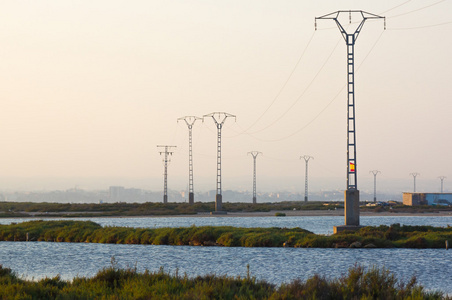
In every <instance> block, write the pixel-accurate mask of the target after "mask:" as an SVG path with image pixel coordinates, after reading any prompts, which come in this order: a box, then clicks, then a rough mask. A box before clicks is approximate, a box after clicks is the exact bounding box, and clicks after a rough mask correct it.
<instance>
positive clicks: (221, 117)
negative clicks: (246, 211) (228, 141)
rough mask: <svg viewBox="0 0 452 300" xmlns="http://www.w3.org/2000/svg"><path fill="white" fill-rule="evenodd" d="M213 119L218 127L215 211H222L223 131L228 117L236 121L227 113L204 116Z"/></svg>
mask: <svg viewBox="0 0 452 300" xmlns="http://www.w3.org/2000/svg"><path fill="white" fill-rule="evenodd" d="M207 117H211V118H212V119H213V121H214V122H215V125H216V126H217V194H216V195H215V211H221V208H222V196H221V129H222V128H223V125H224V122H225V121H226V119H227V118H228V117H231V118H234V119H236V117H235V116H234V115H231V114H228V113H225V112H213V113H211V114H208V115H204V116H203V120H204V118H207Z"/></svg>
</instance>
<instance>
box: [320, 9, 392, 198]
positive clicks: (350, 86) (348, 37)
mask: <svg viewBox="0 0 452 300" xmlns="http://www.w3.org/2000/svg"><path fill="white" fill-rule="evenodd" d="M343 13H348V14H349V20H350V23H351V22H352V13H353V14H360V15H361V17H362V20H361V23H360V24H359V25H358V27H357V28H356V30H355V32H353V33H351V34H350V33H347V31H346V30H345V29H344V27H343V26H342V25H341V23H340V22H339V20H338V18H339V16H340V15H341V14H343ZM321 19H332V20H334V21H335V22H336V25H337V27H338V28H339V31H340V32H341V34H342V37H343V38H344V40H345V43H346V44H347V181H346V185H347V190H357V189H358V184H357V163H356V134H355V133H356V131H355V130H356V127H355V125H356V124H355V43H356V40H357V38H358V35H359V34H360V33H361V30H362V28H363V26H364V23H365V22H366V20H368V19H385V17H381V16H377V15H374V14H371V13H367V12H364V11H362V10H348V11H346V10H343V11H337V12H334V13H330V14H327V15H324V16H321V17H317V18H315V20H316V21H317V20H321ZM385 20H386V19H385ZM315 27H316V29H317V23H316V26H315ZM385 27H386V26H385Z"/></svg>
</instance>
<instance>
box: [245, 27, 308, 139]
mask: <svg viewBox="0 0 452 300" xmlns="http://www.w3.org/2000/svg"><path fill="white" fill-rule="evenodd" d="M314 34H315V31H314V33H313V34H312V35H311V37H310V38H309V41H308V44H307V45H306V47H305V48H304V50H303V52H302V53H301V55H300V58H298V61H297V63H296V64H295V66H294V67H293V69H292V71H291V72H290V74H289V77H288V78H287V80H286V81H285V82H284V84H283V85H282V87H281V88H280V89H279V91H278V93H277V94H276V96H275V97H274V98H273V101H272V102H271V103H270V105H269V106H267V108H266V109H265V110H264V112H263V113H262V114H261V115H260V116H259V118H257V120H256V121H254V123H253V124H251V125H250V126H249V127H248V128H247V129H245V131H248V130H249V129H251V128H252V127H253V126H254V125H256V123H257V122H259V121H260V119H262V117H263V116H264V115H265V114H266V113H267V112H268V110H269V109H270V108H271V107H272V106H273V104H275V102H276V100H277V99H278V98H279V96H280V95H281V93H282V91H283V90H284V88H285V87H286V85H287V83H289V81H290V79H291V78H292V76H293V74H294V73H295V70H296V69H297V67H298V65H299V64H300V62H301V59H302V58H303V56H304V55H305V53H306V50H308V47H309V45H310V44H311V41H312V39H313V38H314Z"/></svg>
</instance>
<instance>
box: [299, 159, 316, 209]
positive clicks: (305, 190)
mask: <svg viewBox="0 0 452 300" xmlns="http://www.w3.org/2000/svg"><path fill="white" fill-rule="evenodd" d="M311 158H312V159H314V157H312V156H309V155H303V156H300V159H304V161H305V162H306V168H305V175H304V202H308V162H309V160H310V159H311Z"/></svg>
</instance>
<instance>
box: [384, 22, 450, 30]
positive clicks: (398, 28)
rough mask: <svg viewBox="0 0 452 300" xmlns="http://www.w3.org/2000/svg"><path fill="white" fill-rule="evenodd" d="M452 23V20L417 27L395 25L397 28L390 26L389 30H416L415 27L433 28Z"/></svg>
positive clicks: (417, 27)
mask: <svg viewBox="0 0 452 300" xmlns="http://www.w3.org/2000/svg"><path fill="white" fill-rule="evenodd" d="M449 24H452V21H449V22H444V23H438V24H431V25H425V26H416V27H395V28H388V30H414V29H424V28H431V27H439V26H444V25H449Z"/></svg>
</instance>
